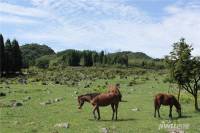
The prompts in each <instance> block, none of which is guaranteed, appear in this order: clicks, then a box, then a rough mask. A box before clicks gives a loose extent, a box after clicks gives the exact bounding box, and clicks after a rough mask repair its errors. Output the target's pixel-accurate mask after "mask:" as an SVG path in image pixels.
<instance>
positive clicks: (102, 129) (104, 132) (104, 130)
mask: <svg viewBox="0 0 200 133" xmlns="http://www.w3.org/2000/svg"><path fill="white" fill-rule="evenodd" d="M108 131H109V130H108V128H105V127H104V128H101V132H102V133H108Z"/></svg>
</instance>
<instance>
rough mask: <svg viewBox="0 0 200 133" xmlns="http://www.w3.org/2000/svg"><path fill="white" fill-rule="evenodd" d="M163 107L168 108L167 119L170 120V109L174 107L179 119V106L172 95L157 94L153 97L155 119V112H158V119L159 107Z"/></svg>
mask: <svg viewBox="0 0 200 133" xmlns="http://www.w3.org/2000/svg"><path fill="white" fill-rule="evenodd" d="M161 105H165V106H170V110H169V117H170V118H172V107H173V106H175V107H176V111H177V113H178V114H179V117H181V105H180V103H179V102H178V101H177V99H176V98H175V96H173V95H169V94H163V93H159V94H156V95H155V98H154V107H155V112H154V117H156V111H157V112H158V117H160V112H159V109H160V106H161Z"/></svg>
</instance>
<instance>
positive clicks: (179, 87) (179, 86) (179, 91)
mask: <svg viewBox="0 0 200 133" xmlns="http://www.w3.org/2000/svg"><path fill="white" fill-rule="evenodd" d="M180 93H181V85H178V102H179V99H180Z"/></svg>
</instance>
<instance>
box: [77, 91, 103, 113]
mask: <svg viewBox="0 0 200 133" xmlns="http://www.w3.org/2000/svg"><path fill="white" fill-rule="evenodd" d="M99 94H100V93H88V94H84V95H80V96H78V104H79V107H78V109H81V108H82V106H83V104H84V102H85V101H86V102H89V103H90V101H91V100H92V99H93V98H94V97H96V96H97V95H99Z"/></svg>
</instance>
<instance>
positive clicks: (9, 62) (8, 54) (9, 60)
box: [4, 39, 13, 74]
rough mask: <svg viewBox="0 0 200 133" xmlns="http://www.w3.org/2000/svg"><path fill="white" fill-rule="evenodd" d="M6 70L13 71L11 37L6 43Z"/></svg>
mask: <svg viewBox="0 0 200 133" xmlns="http://www.w3.org/2000/svg"><path fill="white" fill-rule="evenodd" d="M4 53H5V65H4V66H5V72H6V74H10V73H13V72H12V68H13V55H12V45H11V42H10V39H7V40H6V43H5V52H4Z"/></svg>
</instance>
